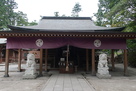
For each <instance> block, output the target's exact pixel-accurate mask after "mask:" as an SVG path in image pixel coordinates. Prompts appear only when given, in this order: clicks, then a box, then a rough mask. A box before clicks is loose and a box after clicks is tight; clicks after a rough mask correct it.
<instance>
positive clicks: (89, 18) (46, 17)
mask: <svg viewBox="0 0 136 91" xmlns="http://www.w3.org/2000/svg"><path fill="white" fill-rule="evenodd" d="M42 19H68V20H71V19H72V20H75V19H76V20H77V19H78V20H92V19H91V17H55V16H43V17H42Z"/></svg>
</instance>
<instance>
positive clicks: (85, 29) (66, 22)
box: [0, 17, 136, 77]
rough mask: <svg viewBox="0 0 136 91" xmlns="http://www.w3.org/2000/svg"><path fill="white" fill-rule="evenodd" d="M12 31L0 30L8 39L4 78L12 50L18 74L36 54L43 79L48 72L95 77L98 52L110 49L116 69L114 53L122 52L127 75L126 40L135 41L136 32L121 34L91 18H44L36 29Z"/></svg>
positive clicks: (13, 27)
mask: <svg viewBox="0 0 136 91" xmlns="http://www.w3.org/2000/svg"><path fill="white" fill-rule="evenodd" d="M9 28H10V29H11V31H0V38H7V43H6V56H5V77H8V76H9V60H10V59H11V58H10V52H11V51H16V52H17V61H18V71H21V70H22V69H21V60H26V55H27V54H28V53H34V54H35V57H36V62H37V64H39V69H37V70H38V71H39V75H40V76H42V74H43V71H48V70H58V71H59V72H60V73H74V72H75V71H79V70H84V71H86V72H91V73H92V75H95V74H96V72H97V63H98V61H99V59H98V58H97V54H96V50H102V49H108V50H111V64H112V68H111V69H112V70H114V68H115V64H114V50H115V49H122V50H123V51H124V52H123V53H124V60H123V63H124V75H127V74H128V70H127V67H128V59H127V44H126V40H127V39H133V38H136V33H132V32H122V30H123V29H124V27H100V26H96V25H95V24H94V23H93V21H92V19H91V18H90V17H43V18H42V19H41V20H40V22H39V23H38V25H35V26H12V25H9ZM12 59H15V58H12ZM66 66H68V67H69V70H67V71H66Z"/></svg>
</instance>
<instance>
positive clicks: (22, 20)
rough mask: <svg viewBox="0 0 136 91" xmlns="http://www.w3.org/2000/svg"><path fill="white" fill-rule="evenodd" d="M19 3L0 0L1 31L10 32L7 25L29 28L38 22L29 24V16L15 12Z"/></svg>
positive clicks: (11, 0) (10, 0)
mask: <svg viewBox="0 0 136 91" xmlns="http://www.w3.org/2000/svg"><path fill="white" fill-rule="evenodd" d="M14 9H17V3H16V2H15V1H14V0H0V30H9V29H8V28H7V25H15V26H28V25H31V24H32V25H33V24H34V23H35V24H37V23H36V22H31V23H29V22H28V19H27V15H26V14H24V13H23V12H22V11H18V12H14Z"/></svg>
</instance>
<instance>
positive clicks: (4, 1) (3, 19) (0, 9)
mask: <svg viewBox="0 0 136 91" xmlns="http://www.w3.org/2000/svg"><path fill="white" fill-rule="evenodd" d="M16 8H17V3H16V2H14V0H0V28H1V29H6V27H7V25H12V23H13V20H14V19H13V18H14V17H15V14H14V9H16Z"/></svg>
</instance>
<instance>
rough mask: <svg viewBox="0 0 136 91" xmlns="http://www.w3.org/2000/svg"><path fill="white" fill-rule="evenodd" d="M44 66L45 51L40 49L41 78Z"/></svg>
mask: <svg viewBox="0 0 136 91" xmlns="http://www.w3.org/2000/svg"><path fill="white" fill-rule="evenodd" d="M42 66H43V49H40V68H39V76H42V70H43V69H42Z"/></svg>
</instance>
